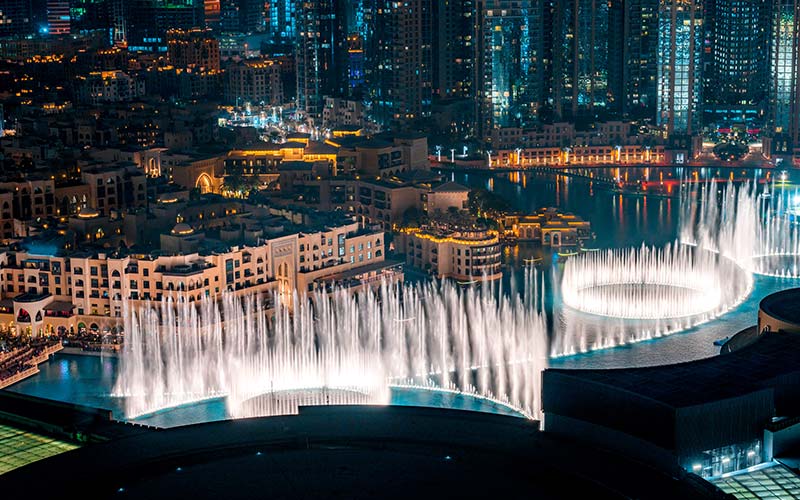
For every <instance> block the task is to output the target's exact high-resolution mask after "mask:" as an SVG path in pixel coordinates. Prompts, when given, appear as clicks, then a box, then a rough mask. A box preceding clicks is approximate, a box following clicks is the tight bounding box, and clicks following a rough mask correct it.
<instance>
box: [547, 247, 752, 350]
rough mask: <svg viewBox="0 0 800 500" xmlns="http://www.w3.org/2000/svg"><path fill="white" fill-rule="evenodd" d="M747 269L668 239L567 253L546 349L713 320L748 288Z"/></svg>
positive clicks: (602, 344) (630, 338) (593, 345)
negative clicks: (552, 336) (556, 323)
mask: <svg viewBox="0 0 800 500" xmlns="http://www.w3.org/2000/svg"><path fill="white" fill-rule="evenodd" d="M752 285H753V279H752V276H751V275H750V273H748V272H747V271H745V270H743V269H741V268H740V267H739V265H738V264H737V263H736V262H735V261H733V260H731V259H728V258H726V257H723V256H721V255H719V254H716V253H714V252H710V251H706V250H701V249H696V248H693V247H690V246H686V245H680V244H674V245H667V246H666V247H664V248H651V247H647V246H644V245H643V246H641V247H639V248H636V249H625V250H608V251H606V252H597V253H592V254H584V255H581V256H579V257H575V258H572V259H570V260H569V261H568V262H567V263H566V265H565V267H564V271H563V275H562V279H561V287H560V292H561V301H562V303H563V304H564V305H565V306H566V307H565V308H564V310H563V311H562V314H561V316H560V318H559V319H560V328H559V329H558V330H557V334H556V341H555V342H554V343H553V346H552V350H551V355H554V356H558V355H565V354H574V353H576V352H585V351H589V350H596V349H605V348H609V347H614V346H616V345H621V344H627V343H632V342H637V341H641V340H647V339H651V338H655V337H660V336H663V335H667V334H670V333H674V332H677V331H680V330H684V329H687V328H691V327H693V326H696V325H698V324H700V323H703V322H705V321H708V320H710V319H713V318H716V317H718V316H719V315H721V314H723V313H725V312H727V311H728V310H730V309H732V308H733V307H735V306H736V305H738V304H739V303H741V302H742V301H743V300H744V299H745V298H746V297H747V296H748V295H749V294H750V291H751V289H752Z"/></svg>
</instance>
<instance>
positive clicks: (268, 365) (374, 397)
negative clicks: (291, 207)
mask: <svg viewBox="0 0 800 500" xmlns="http://www.w3.org/2000/svg"><path fill="white" fill-rule="evenodd" d="M527 280H528V281H530V282H533V281H534V280H535V275H534V274H533V273H529V274H528V276H527ZM273 300H274V301H275V303H276V304H277V305H276V306H275V307H270V306H268V304H266V303H265V302H264V301H263V300H262V299H259V298H255V297H245V298H240V297H237V296H235V295H233V294H226V295H224V296H223V298H222V300H221V301H219V302H215V301H212V300H204V301H200V302H182V303H173V302H170V301H164V302H163V303H162V304H160V306H158V307H157V308H143V309H140V310H130V311H126V314H125V332H126V333H125V335H126V341H125V346H124V350H123V354H122V357H121V360H120V368H119V372H118V378H117V382H116V385H115V394H116V395H117V396H121V397H124V398H125V399H124V406H125V412H126V415H127V417H128V418H133V417H136V416H141V415H144V414H149V413H153V412H156V411H159V410H162V409H166V408H171V407H175V406H179V405H183V404H188V403H194V402H198V401H202V400H205V399H210V398H225V399H226V402H227V409H228V413H229V415H231V416H233V417H247V416H256V415H275V414H285V413H294V412H296V411H297V406H299V405H305V404H334V403H337V404H344V403H352V404H365V403H371V404H386V403H388V402H389V394H390V390H391V388H392V387H393V386H401V387H413V388H416V389H418V390H437V391H452V392H456V393H465V394H469V395H474V396H476V397H479V398H485V399H488V400H490V401H491V402H493V403H496V404H501V405H503V406H506V407H509V408H512V409H514V410H515V411H517V412H518V413H521V414H524V415H526V416H535V415H537V412H538V411H539V409H540V405H539V384H540V372H541V370H542V369H543V368H544V367H545V364H546V356H547V347H546V343H547V340H546V326H545V321H544V318H543V316H542V315H541V314H540V313H539V312H538V311H539V309H538V307H537V305H536V304H535V303H534V302H533V301H534V300H535V299H534V298H533V294H530V295H529V298H528V299H522V298H521V297H520V296H519V295H516V294H514V293H512V294H508V293H504V292H502V291H498V290H493V289H492V288H491V287H490V286H488V285H484V286H483V287H481V288H480V289H467V290H462V289H459V288H457V287H456V286H455V285H452V284H449V283H438V282H437V283H427V284H419V285H409V284H390V283H383V284H382V285H381V286H380V288H379V289H377V290H366V291H361V292H359V293H358V294H355V295H354V294H350V293H348V292H347V291H341V290H340V291H337V292H335V293H334V294H332V295H330V296H329V295H324V294H315V295H313V296H311V297H306V296H301V295H297V294H295V295H294V296H292V297H290V298H287V299H285V300H281V299H280V297H279V296H275V297H274V298H273ZM223 320H224V322H223Z"/></svg>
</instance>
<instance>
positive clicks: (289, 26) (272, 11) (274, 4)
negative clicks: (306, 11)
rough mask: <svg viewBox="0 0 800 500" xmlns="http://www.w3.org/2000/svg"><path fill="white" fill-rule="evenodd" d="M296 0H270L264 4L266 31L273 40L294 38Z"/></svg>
mask: <svg viewBox="0 0 800 500" xmlns="http://www.w3.org/2000/svg"><path fill="white" fill-rule="evenodd" d="M296 3H297V2H296V0H270V1H268V2H267V3H266V4H265V5H266V11H265V13H264V14H265V17H266V23H267V32H269V33H270V34H271V35H272V39H273V41H275V42H279V41H285V40H290V41H291V40H294V38H295V34H296V16H295V4H296Z"/></svg>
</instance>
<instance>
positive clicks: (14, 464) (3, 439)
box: [0, 424, 78, 475]
mask: <svg viewBox="0 0 800 500" xmlns="http://www.w3.org/2000/svg"><path fill="white" fill-rule="evenodd" d="M77 447H78V446H77V445H76V444H73V443H69V442H66V441H62V440H59V439H53V438H51V437H49V436H46V435H44V434H39V433H36V432H29V431H27V430H25V429H22V428H19V427H16V426H11V425H3V424H0V475H3V474H5V473H6V472H10V471H12V470H14V469H17V468H19V467H22V466H23V465H27V464H30V463H33V462H36V461H38V460H42V459H44V458H48V457H51V456H53V455H58V454H59V453H64V452H66V451H70V450H74V449H75V448H77Z"/></svg>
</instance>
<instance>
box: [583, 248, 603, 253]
mask: <svg viewBox="0 0 800 500" xmlns="http://www.w3.org/2000/svg"><path fill="white" fill-rule="evenodd" d="M599 251H600V249H599V248H581V252H599Z"/></svg>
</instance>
